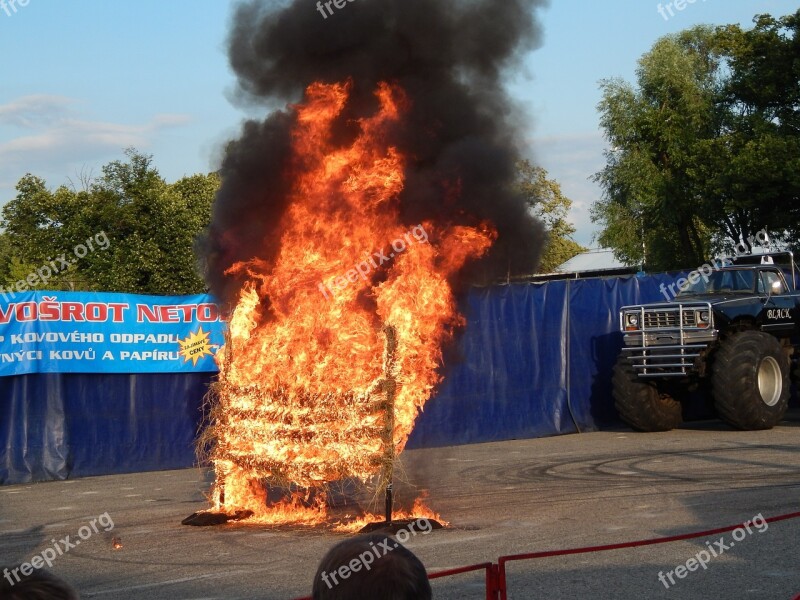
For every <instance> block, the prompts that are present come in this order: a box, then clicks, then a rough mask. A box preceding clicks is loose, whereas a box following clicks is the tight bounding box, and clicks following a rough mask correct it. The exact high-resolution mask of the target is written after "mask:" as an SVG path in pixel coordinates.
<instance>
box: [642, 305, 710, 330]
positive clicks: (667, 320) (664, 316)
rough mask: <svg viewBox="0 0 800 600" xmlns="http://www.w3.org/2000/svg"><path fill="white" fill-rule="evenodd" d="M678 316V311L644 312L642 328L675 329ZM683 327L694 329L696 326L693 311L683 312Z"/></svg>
mask: <svg viewBox="0 0 800 600" xmlns="http://www.w3.org/2000/svg"><path fill="white" fill-rule="evenodd" d="M679 314H680V309H677V308H676V309H672V310H653V311H647V310H646V311H645V313H644V328H645V329H668V328H677V327H678V326H679V325H678V315H679ZM683 326H684V327H696V326H697V316H696V313H695V312H694V311H693V310H685V311H683Z"/></svg>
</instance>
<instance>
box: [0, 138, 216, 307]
mask: <svg viewBox="0 0 800 600" xmlns="http://www.w3.org/2000/svg"><path fill="white" fill-rule="evenodd" d="M126 156H127V160H126V161H114V162H111V163H109V164H108V165H106V166H104V167H103V169H102V175H101V176H100V177H99V178H98V180H96V181H93V182H90V183H88V185H86V186H85V188H86V189H83V190H80V191H78V190H74V189H69V188H67V187H66V186H61V187H59V188H58V189H57V190H56V191H55V192H50V191H48V190H47V188H46V185H45V182H44V181H42V180H41V179H39V178H37V177H34V176H32V175H26V176H25V177H23V178H22V179H21V180H20V182H19V184H18V185H17V192H18V194H17V197H16V198H14V199H13V200H12V201H11V202H9V203H8V204H7V205H6V206H5V207H4V208H3V212H2V215H3V226H4V227H5V230H6V233H5V237H6V238H7V242H8V245H9V246H10V248H12V249H13V251H12V252H9V253H6V254H4V253H3V250H4V248H3V246H2V245H0V260H3V257H4V256H8V259H7V263H6V264H7V265H12V266H13V268H10V267H9V268H8V269H7V271H9V269H10V271H9V273H8V276H9V277H10V278H11V280H12V281H11V282H13V281H17V280H18V279H14V278H15V277H22V278H24V276H25V274H27V273H30V272H32V270H33V269H34V268H36V267H37V266H40V265H46V264H48V263H50V262H51V260H52V259H54V258H56V257H58V256H60V255H66V257H67V258H70V257H72V258H74V254H73V252H74V249H75V248H76V247H78V246H79V245H84V246H88V245H89V243H90V242H89V241H90V240H91V243H92V244H93V246H94V250H93V251H89V252H88V253H87V254H86V256H84V257H82V258H79V259H78V260H74V264H72V265H71V266H70V268H69V269H66V270H63V271H61V272H59V273H58V275H57V276H55V277H53V278H52V279H51V280H50V281H48V282H47V283H46V284H45V285H44V286H43V287H46V288H49V289H81V290H108V291H122V292H136V293H150V294H188V293H195V292H200V291H202V290H203V289H204V288H205V286H204V283H203V281H202V279H201V278H200V276H199V274H198V270H197V268H196V259H195V256H194V252H193V243H194V240H195V238H196V237H197V236H198V235H199V234H200V233H201V232H203V231H204V230H205V229H206V228H207V227H208V224H209V222H210V218H211V204H212V202H213V198H214V194H215V193H216V190H217V188H218V186H219V178H218V176H217V175H216V174H208V175H193V176H190V177H185V178H183V179H181V180H180V181H177V182H176V183H173V184H168V183H167V182H165V181H164V179H163V178H162V177H161V176H160V175H159V173H158V171H157V170H156V169H155V168H154V167H153V165H152V157H150V156H146V155H143V154H140V153H138V152H137V151H135V150H133V149H130V150H128V151H126ZM12 255H13V256H14V257H15V258H14V260H15V261H16V262H13V263H12V260H11V256H12ZM25 269H29V270H28V271H25ZM11 271H13V272H11ZM21 271H22V273H20V272H21ZM2 273H3V272H2V269H0V274H2ZM40 287H42V286H40Z"/></svg>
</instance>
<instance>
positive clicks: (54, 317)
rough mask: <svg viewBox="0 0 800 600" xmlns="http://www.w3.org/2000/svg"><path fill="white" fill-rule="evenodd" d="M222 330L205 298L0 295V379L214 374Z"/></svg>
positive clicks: (210, 302) (214, 309)
mask: <svg viewBox="0 0 800 600" xmlns="http://www.w3.org/2000/svg"><path fill="white" fill-rule="evenodd" d="M224 330H225V323H224V322H223V321H222V320H221V318H220V314H219V308H218V307H217V305H216V303H215V302H214V299H213V298H212V297H211V296H208V295H195V296H140V295H134V294H114V293H90V292H27V293H22V294H12V295H11V297H10V298H9V297H8V295H7V294H0V376H7V375H23V374H27V373H177V372H202V371H216V370H217V366H216V364H215V362H214V355H215V354H216V352H217V350H218V349H219V348H220V347H221V346H222V344H223V343H224Z"/></svg>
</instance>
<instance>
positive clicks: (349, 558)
mask: <svg viewBox="0 0 800 600" xmlns="http://www.w3.org/2000/svg"><path fill="white" fill-rule="evenodd" d="M313 598H314V600H355V599H360V598H370V600H430V598H431V586H430V583H428V575H427V573H426V572H425V567H424V566H423V565H422V563H421V562H420V560H419V559H418V558H417V557H416V556H414V554H413V553H412V552H411V551H410V550H408V549H407V548H406V547H405V546H403V545H402V544H400V542H398V541H397V540H395V539H394V538H391V537H387V536H386V535H382V534H378V533H371V534H368V535H361V536H358V537H355V538H351V539H348V540H344V541H343V542H339V543H338V544H336V545H335V546H334V547H333V548H331V549H330V550H328V553H327V554H326V555H325V556H324V557H323V559H322V562H320V565H319V568H318V569H317V574H316V575H315V576H314V586H313Z"/></svg>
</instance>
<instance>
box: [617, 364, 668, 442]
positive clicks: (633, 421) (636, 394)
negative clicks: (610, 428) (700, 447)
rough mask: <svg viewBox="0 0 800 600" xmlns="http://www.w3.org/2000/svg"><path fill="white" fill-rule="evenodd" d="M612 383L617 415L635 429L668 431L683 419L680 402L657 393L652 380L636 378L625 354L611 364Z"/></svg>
mask: <svg viewBox="0 0 800 600" xmlns="http://www.w3.org/2000/svg"><path fill="white" fill-rule="evenodd" d="M612 384H613V394H614V406H615V407H616V409H617V412H618V413H619V416H620V418H621V419H622V420H623V421H625V423H627V424H628V425H630V426H631V427H633V428H634V429H636V430H637V431H669V430H670V429H675V427H677V426H678V425H680V424H681V422H682V421H683V415H682V412H681V403H680V402H678V401H677V400H675V399H674V398H672V396H670V395H669V394H665V393H663V392H659V391H658V388H657V387H656V385H655V383H653V382H652V381H647V380H645V379H642V378H640V377H637V375H636V372H635V370H634V369H633V367H632V366H631V364H630V361H628V359H627V358H626V357H625V356H624V355H622V356H620V357H619V359H617V364H616V365H614V375H613V378H612Z"/></svg>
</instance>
